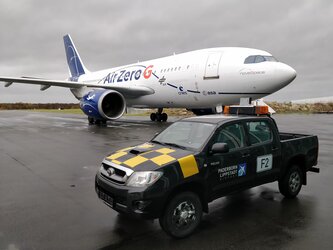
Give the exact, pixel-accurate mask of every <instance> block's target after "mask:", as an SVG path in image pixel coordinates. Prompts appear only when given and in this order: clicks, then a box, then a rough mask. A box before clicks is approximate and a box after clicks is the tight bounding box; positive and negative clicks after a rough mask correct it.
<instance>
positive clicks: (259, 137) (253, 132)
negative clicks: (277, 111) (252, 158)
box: [246, 121, 273, 145]
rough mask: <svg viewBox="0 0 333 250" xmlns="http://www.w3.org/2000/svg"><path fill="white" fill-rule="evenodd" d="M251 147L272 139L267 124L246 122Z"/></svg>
mask: <svg viewBox="0 0 333 250" xmlns="http://www.w3.org/2000/svg"><path fill="white" fill-rule="evenodd" d="M246 125H247V128H248V130H249V136H250V143H251V145H255V144H259V143H263V142H269V141H271V140H272V138H273V133H272V130H271V128H270V127H269V125H268V123H267V122H264V121H258V122H247V123H246Z"/></svg>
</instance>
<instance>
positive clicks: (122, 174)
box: [101, 162, 133, 185]
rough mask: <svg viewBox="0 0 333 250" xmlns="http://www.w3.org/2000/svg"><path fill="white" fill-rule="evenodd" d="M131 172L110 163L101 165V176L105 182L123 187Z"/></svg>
mask: <svg viewBox="0 0 333 250" xmlns="http://www.w3.org/2000/svg"><path fill="white" fill-rule="evenodd" d="M129 171H130V172H129ZM132 172H133V171H132V170H128V169H126V168H124V167H122V166H118V165H115V164H113V163H110V162H103V163H102V168H101V175H102V176H103V177H104V178H106V179H107V180H109V181H112V182H114V183H116V184H119V185H124V184H125V183H126V181H127V179H128V177H129V176H130V174H131V173H132Z"/></svg>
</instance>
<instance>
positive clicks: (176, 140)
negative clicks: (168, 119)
mask: <svg viewBox="0 0 333 250" xmlns="http://www.w3.org/2000/svg"><path fill="white" fill-rule="evenodd" d="M214 129H215V125H214V124H208V123H199V122H175V123H174V124H172V125H171V126H169V127H168V128H166V129H165V130H164V131H162V132H161V133H160V134H159V135H157V136H156V137H155V138H154V139H153V142H157V143H161V144H166V145H168V144H169V145H171V146H175V147H177V146H178V147H181V148H189V149H194V150H197V149H200V148H201V147H202V146H203V144H204V143H205V141H206V140H207V139H208V138H209V136H210V135H211V133H212V132H213V131H214Z"/></svg>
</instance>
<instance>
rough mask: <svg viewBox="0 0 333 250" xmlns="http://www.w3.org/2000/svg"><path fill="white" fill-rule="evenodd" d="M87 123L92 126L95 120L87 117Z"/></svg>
mask: <svg viewBox="0 0 333 250" xmlns="http://www.w3.org/2000/svg"><path fill="white" fill-rule="evenodd" d="M88 122H89V125H93V124H94V123H95V119H94V118H92V117H88Z"/></svg>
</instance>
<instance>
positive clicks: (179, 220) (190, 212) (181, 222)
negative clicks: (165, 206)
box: [172, 201, 196, 229]
mask: <svg viewBox="0 0 333 250" xmlns="http://www.w3.org/2000/svg"><path fill="white" fill-rule="evenodd" d="M195 220H196V214H195V207H194V205H193V203H191V202H188V201H184V202H182V203H180V204H179V205H178V206H177V207H176V208H175V209H174V211H173V214H172V222H173V224H174V225H175V226H176V227H177V228H179V229H184V228H188V227H189V226H191V225H192V224H193V223H194V222H195Z"/></svg>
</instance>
